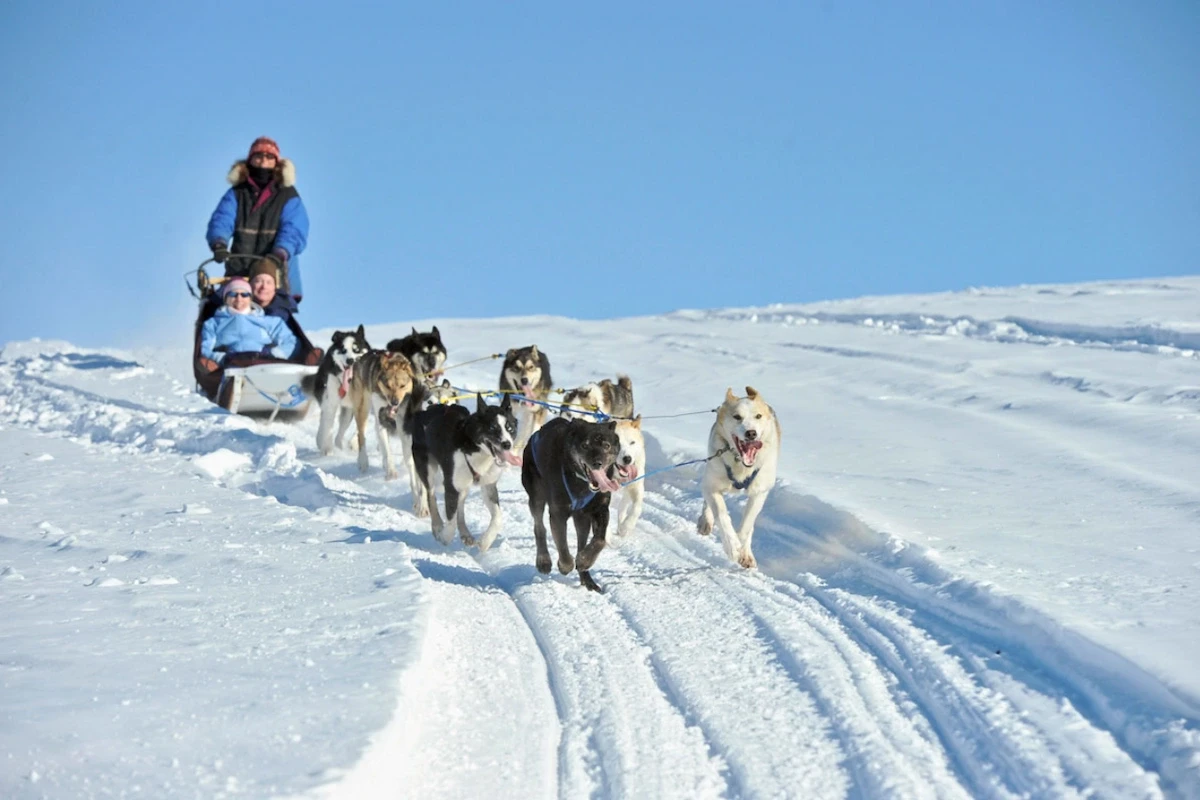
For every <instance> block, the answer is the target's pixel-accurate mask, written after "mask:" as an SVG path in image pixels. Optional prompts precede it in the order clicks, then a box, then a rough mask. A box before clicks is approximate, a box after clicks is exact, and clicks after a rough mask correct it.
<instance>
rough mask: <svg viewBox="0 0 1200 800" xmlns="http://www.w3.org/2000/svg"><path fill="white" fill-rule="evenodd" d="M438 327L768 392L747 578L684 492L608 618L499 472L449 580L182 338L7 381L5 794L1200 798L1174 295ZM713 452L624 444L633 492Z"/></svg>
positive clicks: (0, 774) (695, 429) (488, 381)
mask: <svg viewBox="0 0 1200 800" xmlns="http://www.w3.org/2000/svg"><path fill="white" fill-rule="evenodd" d="M398 316H399V314H398ZM358 322H360V320H345V325H346V326H347V327H349V326H353V325H355V324H357V323H358ZM436 322H437V324H438V325H439V327H440V329H441V330H442V332H443V336H444V337H445V339H446V341H447V344H448V346H449V347H450V351H451V356H450V360H451V362H454V361H458V360H464V359H467V358H472V357H475V356H479V355H483V354H486V353H489V352H494V351H496V350H498V349H504V348H506V347H512V346H521V345H527V344H530V343H534V342H536V343H537V344H539V345H540V346H541V348H542V349H544V350H545V351H546V352H547V353H548V354H549V356H550V359H551V362H552V365H553V373H554V376H555V378H556V382H557V383H558V385H560V386H568V385H573V384H577V383H582V382H584V381H586V380H590V379H593V378H598V377H603V376H612V375H614V374H615V373H616V372H618V371H622V372H628V373H629V374H630V375H631V376H632V377H633V381H634V386H635V394H636V397H637V404H638V407H639V410H640V411H641V413H643V414H645V415H653V416H658V415H667V414H676V413H680V412H686V411H695V410H702V409H707V408H711V407H713V406H715V405H716V404H717V403H718V402H719V400H720V398H721V397H722V396H723V394H724V391H725V388H726V387H727V386H733V387H734V388H735V390H736V391H738V392H739V393H740V392H741V391H742V387H744V386H746V385H747V384H749V385H752V386H754V387H756V388H757V389H758V390H759V391H760V392H762V394H763V395H764V396H765V398H766V399H767V400H768V401H769V402H771V403H772V405H773V406H774V407H775V409H776V411H777V413H778V415H779V417H780V419H781V421H782V426H783V430H784V450H783V457H782V460H781V466H780V475H781V480H780V483H779V485H778V486H777V487H776V489H775V491H774V492H773V493H772V495H771V498H770V500H769V501H768V503H767V506H766V510H765V511H764V513H763V516H762V517H761V518H760V523H759V529H758V534H757V535H756V537H755V553H756V555H757V557H758V561H759V565H760V571H759V572H746V571H744V570H741V569H740V568H737V567H734V566H731V565H730V564H728V563H727V561H726V559H725V557H724V554H723V552H722V550H721V548H720V544H719V543H718V542H717V541H715V540H713V539H710V538H701V537H699V536H698V535H697V534H696V533H695V522H694V521H695V518H696V516H697V514H698V512H699V509H700V500H699V496H698V493H697V488H698V487H697V482H696V479H697V471H696V468H695V467H688V468H683V469H680V470H676V471H673V472H667V473H664V474H662V475H660V476H655V477H653V478H651V479H650V480H649V484H648V489H649V492H648V495H647V502H646V510H645V513H644V515H643V517H642V521H641V524H640V525H639V527H638V530H637V532H636V533H635V534H634V536H632V537H630V538H629V539H628V540H627V541H624V542H621V543H620V544H619V545H616V546H614V547H611V548H610V549H609V550H607V551H606V552H605V553H604V554H603V555H602V556H601V557H600V559H599V561H598V564H597V567H596V569H595V571H594V574H595V576H596V578H597V580H598V581H599V582H600V583H601V584H602V585H603V586H604V587H605V588H606V590H607V591H606V593H605V594H604V595H596V594H592V593H588V592H586V591H583V590H582V589H580V588H579V586H578V582H577V579H576V577H575V576H574V575H571V576H569V577H562V576H559V575H557V574H555V575H553V576H550V577H543V576H541V575H538V574H537V573H536V571H535V569H534V567H533V553H534V548H533V538H532V525H531V521H530V519H529V514H528V511H527V509H526V507H525V503H524V493H523V491H522V489H521V487H520V483H519V479H518V476H517V475H516V474H515V473H514V474H513V475H511V476H509V477H507V478H506V479H504V481H503V482H502V483H501V501H502V504H503V507H504V514H505V527H504V532H503V533H502V535H501V538H500V539H499V540H498V541H497V544H496V545H495V546H494V547H493V548H492V550H491V551H489V552H487V553H485V554H482V555H481V554H479V553H477V552H474V551H468V550H464V549H463V548H462V546H461V545H460V544H459V543H457V542H456V543H455V544H454V545H453V546H452V547H450V548H449V549H444V548H442V547H441V546H440V545H438V544H437V543H436V542H435V541H434V540H433V538H432V536H431V535H430V533H429V526H428V523H427V522H426V521H424V520H418V519H416V518H415V517H413V516H412V515H411V514H410V513H409V509H410V508H411V497H410V496H409V494H408V488H407V487H408V482H407V481H406V480H403V479H402V480H399V481H394V482H385V481H384V480H383V476H382V472H381V470H380V468H379V463H378V455H377V453H376V451H375V448H374V443H373V441H369V447H370V448H371V458H372V467H371V470H370V471H369V472H368V473H367V474H366V475H365V476H360V475H359V474H358V470H357V467H356V465H355V463H354V457H353V455H352V454H349V453H337V454H335V455H334V456H330V457H327V458H323V457H320V456H319V455H318V454H317V453H316V451H315V447H314V443H315V429H316V414H311V415H310V417H309V419H306V420H304V421H303V422H301V423H298V424H295V425H285V424H279V423H276V424H265V423H260V422H255V421H252V420H248V419H244V418H240V417H231V416H229V415H227V414H225V413H223V412H220V411H217V410H215V409H213V407H211V406H210V405H209V404H208V403H206V402H205V401H204V400H203V399H202V398H200V397H198V396H197V395H195V394H194V393H193V392H192V389H191V376H190V365H189V355H190V348H188V347H187V346H186V345H187V342H186V338H187V335H188V333H187V331H188V323H187V321H183V323H182V324H181V327H180V345H181V346H179V347H173V348H164V349H161V350H150V351H144V352H142V351H139V352H121V351H110V350H105V351H94V350H81V349H79V348H75V347H73V346H71V345H69V344H66V343H57V342H38V341H35V342H17V343H9V344H7V345H6V346H5V347H4V350H3V352H2V354H0V445H2V446H0V609H3V615H2V618H0V795H3V796H4V797H12V798H27V797H28V798H34V797H55V798H58V797H108V796H129V797H134V796H140V797H153V798H162V797H224V796H246V797H311V798H327V797H338V798H342V797H344V798H371V797H381V798H382V797H485V796H486V797H506V798H507V797H513V798H517V797H520V798H527V797H529V798H540V797H563V798H566V797H570V798H578V797H614V798H615V797H678V798H696V797H795V798H822V797H881V796H887V797H1073V796H1094V797H1121V798H1127V797H1162V796H1166V797H1200V669H1196V667H1195V665H1196V664H1197V663H1200V279H1198V278H1179V279H1169V280H1162V281H1139V282H1126V283H1104V284H1081V285H1073V286H1039V287H1017V288H1004V289H986V290H977V291H971V292H963V293H954V294H940V295H928V296H913V297H878V298H862V299H857V300H850V301H839V302H829V303H819V304H810V305H802V306H800V305H798V306H773V307H769V308H759V309H731V310H723V311H681V312H677V313H674V314H669V315H665V316H661V317H650V318H639V319H620V320H609V321H599V322H585V321H578V320H570V319H562V318H555V317H538V318H522V319H495V320H457V321H448V320H436ZM410 324H411V321H409V320H404V321H403V322H399V323H396V324H393V325H368V328H367V332H368V335H369V337H370V339H371V341H372V342H373V343H375V344H376V345H382V344H384V343H385V342H386V341H387V339H389V338H390V337H392V336H394V335H400V334H403V333H405V332H407V330H408V326H409V325H410ZM416 324H417V325H418V327H426V326H427V323H423V322H421V321H416ZM329 333H330V332H329V331H318V332H313V339H314V341H318V342H323V341H327V340H328V335H329ZM498 372H499V367H498V364H497V363H495V362H484V363H482V364H475V365H471V366H468V367H464V368H462V369H461V370H457V371H456V372H455V373H453V375H454V377H455V379H456V381H457V382H459V383H462V384H466V385H470V386H479V387H492V386H494V385H495V381H496V377H497V375H498ZM711 419H712V418H711V415H710V414H698V415H692V416H680V417H674V418H662V419H647V420H646V422H645V423H644V427H645V428H646V430H647V431H648V433H649V436H650V464H649V466H650V467H651V468H654V467H657V466H663V465H666V464H668V463H672V462H675V461H679V460H684V459H687V458H694V457H697V456H699V455H703V448H704V445H705V442H706V438H707V431H708V427H709V425H710V424H711ZM735 517H736V514H735ZM484 518H485V511H484V508H483V505H482V501H481V500H480V499H479V497H478V495H472V497H471V499H470V500H469V501H468V519H469V521H470V523H471V524H472V525H473V526H476V527H478V526H480V524H481V523H482V521H483V519H484Z"/></svg>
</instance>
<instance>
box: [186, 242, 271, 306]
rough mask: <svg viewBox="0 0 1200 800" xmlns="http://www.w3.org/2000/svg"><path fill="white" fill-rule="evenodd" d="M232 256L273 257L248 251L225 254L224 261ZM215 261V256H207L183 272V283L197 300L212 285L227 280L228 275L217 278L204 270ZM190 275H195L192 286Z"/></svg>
mask: <svg viewBox="0 0 1200 800" xmlns="http://www.w3.org/2000/svg"><path fill="white" fill-rule="evenodd" d="M232 258H242V259H245V258H251V259H255V260H257V259H261V258H274V256H271V255H265V256H255V255H250V254H248V253H229V254H228V255H227V256H225V260H226V261H228V260H229V259H232ZM216 261H217V258H216V256H209V257H208V258H206V259H204V260H203V261H201V262H200V266H198V267H196V268H195V269H189V270H188V271H187V272H185V273H183V282H184V284H186V285H187V288H188V291H189V292H190V293H191V295H192V297H195V298H196V299H197V300H200V299H203V298H204V297H205V296H207V294H208V292H209V290H210V289H211V288H212V287H214V286H218V285H220V284H222V283H224V282H225V281H227V280H229V276H227V275H223V276H221V277H219V278H210V277H208V273H207V272H205V271H204V267H205V266H206V265H208V264H213V263H216ZM192 276H195V278H196V285H195V286H192V283H191V282H190V281H189V280H188V278H189V277H192Z"/></svg>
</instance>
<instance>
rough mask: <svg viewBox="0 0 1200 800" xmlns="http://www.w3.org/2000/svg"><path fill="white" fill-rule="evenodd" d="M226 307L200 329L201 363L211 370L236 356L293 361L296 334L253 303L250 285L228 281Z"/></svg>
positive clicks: (225, 296)
mask: <svg viewBox="0 0 1200 800" xmlns="http://www.w3.org/2000/svg"><path fill="white" fill-rule="evenodd" d="M222 296H223V297H224V298H225V305H223V306H221V307H220V308H218V309H217V310H216V312H215V313H214V314H213V315H212V317H211V318H210V319H208V320H206V321H205V322H204V324H203V325H202V326H201V328H200V363H201V364H203V365H204V366H205V367H206V368H207V369H208V370H209V371H213V370H215V369H217V366H218V364H221V363H223V362H224V361H225V360H226V357H227V356H229V355H233V354H236V353H254V354H257V355H265V356H274V357H276V358H283V359H287V358H291V357H293V356H294V355H295V354H296V350H297V347H298V344H299V343H298V342H297V340H296V335H295V334H294V333H292V331H291V330H290V329H289V328H288V326H287V323H286V322H285V321H284V320H282V319H280V318H279V317H268V316H267V315H266V314H264V313H263V311H262V309H261V308H259V307H258V306H256V305H254V304H253V303H252V302H250V296H251V290H250V284H249V283H248V282H247V281H246V279H245V278H233V279H232V280H230V281H228V282H226V284H225V290H224V292H223V294H222Z"/></svg>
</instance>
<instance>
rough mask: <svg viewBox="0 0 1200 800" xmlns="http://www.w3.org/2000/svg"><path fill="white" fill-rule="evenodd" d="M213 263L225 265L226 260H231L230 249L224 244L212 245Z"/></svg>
mask: <svg viewBox="0 0 1200 800" xmlns="http://www.w3.org/2000/svg"><path fill="white" fill-rule="evenodd" d="M211 246H212V251H213V261H215V262H217V263H218V264H224V263H225V259H227V258H229V247H227V246H226V244H225V243H224V242H221V241H216V242H213V243H212V245H211Z"/></svg>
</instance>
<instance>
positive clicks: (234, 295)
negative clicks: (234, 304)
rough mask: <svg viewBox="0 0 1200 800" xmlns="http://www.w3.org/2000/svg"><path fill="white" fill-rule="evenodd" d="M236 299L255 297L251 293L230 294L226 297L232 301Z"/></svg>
mask: <svg viewBox="0 0 1200 800" xmlns="http://www.w3.org/2000/svg"><path fill="white" fill-rule="evenodd" d="M234 297H253V295H251V294H250V292H229V293H228V294H226V295H225V299H226V300H231V299H232V298H234Z"/></svg>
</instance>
